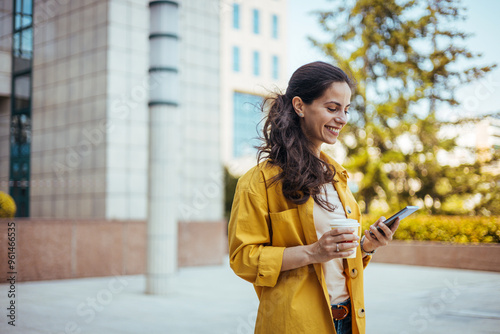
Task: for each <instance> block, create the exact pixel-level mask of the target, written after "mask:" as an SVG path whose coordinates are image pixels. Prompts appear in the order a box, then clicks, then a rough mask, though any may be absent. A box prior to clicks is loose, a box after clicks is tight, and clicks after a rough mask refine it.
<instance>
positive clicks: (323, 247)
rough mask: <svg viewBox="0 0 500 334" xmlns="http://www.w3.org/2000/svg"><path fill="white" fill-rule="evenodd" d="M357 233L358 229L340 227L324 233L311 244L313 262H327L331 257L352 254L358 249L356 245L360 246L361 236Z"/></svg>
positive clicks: (336, 257)
mask: <svg viewBox="0 0 500 334" xmlns="http://www.w3.org/2000/svg"><path fill="white" fill-rule="evenodd" d="M355 233H356V229H354V228H351V227H339V228H335V229H332V230H330V231H328V232H326V233H325V234H323V235H322V236H321V238H320V239H319V240H318V241H317V242H315V243H313V244H312V245H311V248H310V256H311V259H312V260H313V263H320V262H326V261H330V260H331V259H338V258H343V257H347V256H349V255H352V254H353V253H354V252H355V251H356V247H358V240H359V236H358V235H356V234H355ZM345 241H347V242H345ZM337 244H338V249H339V251H338V252H337Z"/></svg>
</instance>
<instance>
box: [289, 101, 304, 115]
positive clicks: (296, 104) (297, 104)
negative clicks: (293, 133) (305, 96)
mask: <svg viewBox="0 0 500 334" xmlns="http://www.w3.org/2000/svg"><path fill="white" fill-rule="evenodd" d="M292 106H293V109H294V110H295V112H296V113H297V115H299V117H304V110H303V109H304V102H303V101H302V99H301V98H300V97H298V96H294V98H293V99H292Z"/></svg>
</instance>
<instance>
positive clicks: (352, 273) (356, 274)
mask: <svg viewBox="0 0 500 334" xmlns="http://www.w3.org/2000/svg"><path fill="white" fill-rule="evenodd" d="M349 275H350V276H351V278H356V277H358V269H356V268H353V269H351V271H350V272H349Z"/></svg>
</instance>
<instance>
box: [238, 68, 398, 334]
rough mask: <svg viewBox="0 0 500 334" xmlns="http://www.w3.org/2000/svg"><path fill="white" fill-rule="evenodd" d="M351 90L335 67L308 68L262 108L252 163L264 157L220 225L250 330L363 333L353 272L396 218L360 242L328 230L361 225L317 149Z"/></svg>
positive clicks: (336, 168) (336, 125)
mask: <svg viewBox="0 0 500 334" xmlns="http://www.w3.org/2000/svg"><path fill="white" fill-rule="evenodd" d="M352 87H353V84H352V81H351V80H350V78H349V77H348V76H347V75H346V74H345V73H344V72H343V71H342V70H340V69H339V68H337V67H335V66H332V65H330V64H327V63H324V62H314V63H310V64H307V65H304V66H302V67H300V68H299V69H298V70H297V71H295V73H294V74H293V75H292V77H291V79H290V82H289V85H288V88H287V90H286V93H285V94H284V95H280V94H278V95H277V96H276V97H274V98H270V99H268V100H267V101H266V103H265V105H266V106H269V114H268V115H267V119H266V122H265V124H264V129H263V135H264V143H263V145H262V146H261V147H260V149H259V159H258V160H259V161H261V160H262V159H261V158H262V157H263V156H265V157H266V158H267V159H266V160H265V161H262V162H260V163H259V164H258V165H257V166H256V167H254V168H252V169H251V170H250V171H248V172H247V173H246V174H245V175H243V176H242V177H241V178H240V180H239V181H238V186H237V188H236V193H235V197H234V202H233V207H232V211H231V218H230V222H229V229H228V232H229V248H230V249H229V252H230V263H231V268H232V269H233V270H234V272H235V273H236V274H237V275H238V276H240V277H241V278H243V279H245V280H247V281H249V282H251V283H253V285H254V287H255V290H256V292H257V295H258V297H259V300H260V304H259V310H258V315H257V321H256V326H255V332H256V333H272V334H278V333H293V334H297V333H339V334H340V333H351V332H352V333H364V332H365V318H364V317H365V310H364V299H363V269H364V267H366V265H367V264H368V262H369V261H370V259H371V254H373V252H374V251H375V250H376V249H377V248H378V247H381V246H383V245H386V244H387V243H388V242H389V241H390V240H391V239H392V235H393V233H394V231H395V230H396V229H397V227H398V226H399V221H397V222H396V223H395V224H393V225H392V227H391V229H389V228H388V227H387V226H386V225H384V224H383V223H382V222H383V220H384V218H383V217H382V218H380V219H379V220H378V221H377V222H376V223H375V224H374V225H372V226H371V227H370V230H371V231H372V233H373V234H374V237H373V236H371V235H370V233H368V231H365V233H364V236H363V238H362V239H360V235H358V231H357V230H355V229H353V228H338V229H330V227H329V221H330V220H331V219H338V218H344V219H345V218H352V219H356V220H357V221H360V220H361V212H360V210H359V207H358V205H357V203H356V200H355V199H354V197H353V195H352V193H351V191H350V190H349V188H348V187H347V179H348V174H347V172H346V170H345V169H344V168H343V167H342V166H341V165H339V164H338V163H337V162H336V161H334V160H333V159H332V158H331V157H329V156H328V155H326V154H325V153H324V152H322V151H321V145H322V144H323V143H327V144H334V143H335V142H336V141H337V138H338V136H339V132H340V131H341V129H342V128H343V127H344V126H345V125H346V123H347V114H348V109H349V106H350V100H351V89H352ZM263 105H264V104H263ZM376 226H380V228H381V229H382V231H383V232H384V234H382V233H380V232H379V231H378V230H377V229H376ZM354 252H356V258H349V259H343V258H345V257H347V256H349V255H352V254H353V253H354Z"/></svg>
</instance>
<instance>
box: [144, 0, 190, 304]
mask: <svg viewBox="0 0 500 334" xmlns="http://www.w3.org/2000/svg"><path fill="white" fill-rule="evenodd" d="M149 8H150V22H151V25H150V35H149V41H150V43H149V45H150V67H149V74H150V75H149V78H150V97H149V113H150V117H149V119H150V126H149V169H148V172H149V177H148V183H149V190H148V232H147V233H148V241H147V242H148V254H147V257H148V258H147V273H146V276H147V277H146V293H150V294H167V293H169V292H171V291H172V290H173V287H172V284H171V281H172V278H173V275H175V272H176V271H177V222H178V217H179V215H178V207H179V205H178V199H179V197H180V192H179V184H180V180H179V175H180V171H181V154H180V147H181V146H180V144H181V135H182V132H181V122H180V109H179V101H178V99H179V93H180V89H179V74H178V66H179V36H178V34H179V4H178V2H177V1H150V2H149Z"/></svg>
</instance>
